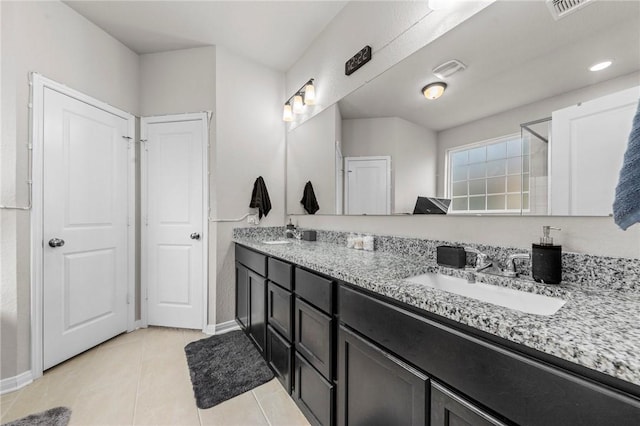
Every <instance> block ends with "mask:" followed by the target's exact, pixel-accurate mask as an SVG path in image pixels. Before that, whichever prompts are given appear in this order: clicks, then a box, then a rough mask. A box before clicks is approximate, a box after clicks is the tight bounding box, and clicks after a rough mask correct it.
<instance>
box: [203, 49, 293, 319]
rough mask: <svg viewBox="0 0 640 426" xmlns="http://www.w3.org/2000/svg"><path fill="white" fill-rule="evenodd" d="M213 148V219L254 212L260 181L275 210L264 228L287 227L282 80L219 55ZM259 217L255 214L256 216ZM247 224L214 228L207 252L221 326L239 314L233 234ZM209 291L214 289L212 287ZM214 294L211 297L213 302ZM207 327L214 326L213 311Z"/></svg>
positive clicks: (266, 70) (252, 65) (223, 52)
mask: <svg viewBox="0 0 640 426" xmlns="http://www.w3.org/2000/svg"><path fill="white" fill-rule="evenodd" d="M216 52H217V54H216V114H215V128H216V137H215V147H212V150H213V154H212V155H213V159H212V163H211V167H212V171H211V172H212V174H213V176H212V181H213V185H212V194H213V196H212V199H211V203H212V204H211V216H212V217H213V218H214V219H216V220H229V219H234V218H238V217H240V216H242V215H243V214H245V213H248V212H249V211H250V209H249V201H250V200H251V191H252V189H253V183H254V181H255V180H256V178H257V177H258V176H262V177H263V178H264V180H265V183H266V185H267V189H268V191H269V196H270V198H271V204H272V206H273V208H272V210H271V212H270V213H269V215H268V216H267V217H264V218H263V219H262V221H261V223H260V226H282V225H283V224H284V198H285V194H284V181H285V167H284V163H285V135H284V130H285V126H284V122H283V121H282V105H283V102H284V98H285V95H284V74H283V73H282V72H279V71H274V70H272V69H270V68H267V67H265V66H263V65H260V64H257V63H255V62H253V61H250V60H247V59H245V58H242V57H240V56H237V55H235V54H233V53H231V52H229V51H228V50H226V49H223V48H221V47H217V49H216ZM256 212H257V211H256ZM238 226H247V221H246V220H244V221H241V222H228V221H225V222H221V221H219V222H214V223H212V224H211V227H210V229H211V234H212V235H214V236H215V241H216V246H215V247H210V248H209V250H210V251H209V253H210V262H209V267H210V270H209V279H210V280H214V281H215V288H216V293H215V298H216V305H215V306H216V312H215V322H216V323H217V324H219V323H222V322H226V321H231V320H233V318H234V312H235V292H234V289H235V268H234V252H233V243H232V242H231V238H232V233H233V228H234V227H238ZM209 288H210V289H212V284H211V282H210V285H209ZM211 296H212V294H210V300H211ZM209 315H210V318H209V322H210V323H213V318H212V316H211V315H212V312H211V309H210V310H209Z"/></svg>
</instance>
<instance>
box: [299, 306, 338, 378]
mask: <svg viewBox="0 0 640 426" xmlns="http://www.w3.org/2000/svg"><path fill="white" fill-rule="evenodd" d="M294 316H295V339H294V341H295V347H296V350H297V351H298V352H300V353H301V354H302V355H303V356H304V357H305V358H306V359H307V360H308V361H309V362H310V363H311V365H313V366H314V367H315V368H316V369H318V371H319V372H320V373H322V375H323V376H324V377H326V378H327V379H331V378H332V376H333V369H332V367H333V362H332V356H333V337H334V336H333V333H332V332H331V329H332V327H333V320H332V319H331V317H330V316H328V315H325V314H324V313H322V312H321V311H320V310H318V309H316V308H315V307H313V306H311V305H309V304H308V303H306V302H304V301H303V300H302V299H299V298H297V297H296V298H295V313H294Z"/></svg>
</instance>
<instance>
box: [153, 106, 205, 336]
mask: <svg viewBox="0 0 640 426" xmlns="http://www.w3.org/2000/svg"><path fill="white" fill-rule="evenodd" d="M206 123H207V121H206V114H204V113H203V114H189V115H179V116H164V117H149V118H143V119H142V139H143V140H146V142H144V152H143V157H142V158H143V165H142V171H143V174H144V177H143V179H144V182H145V184H144V187H143V191H144V192H145V195H144V196H145V199H146V202H145V206H143V210H144V211H143V215H144V216H146V219H145V222H146V232H145V235H144V236H143V239H144V248H143V258H144V260H143V269H144V270H143V274H144V278H143V280H144V281H145V283H146V287H147V291H148V293H147V295H148V296H147V297H148V300H147V309H148V313H147V315H148V323H149V325H161V326H167V327H182V328H199V329H202V328H203V327H204V325H205V324H204V312H205V310H204V306H206V301H205V298H206V292H205V291H204V286H205V283H206V247H207V228H206V226H207V215H206V214H205V213H204V212H205V209H206V208H208V203H206V202H205V200H207V199H208V198H207V194H206V185H205V184H204V182H205V179H204V172H205V171H206V170H207V167H206V164H207V158H206V157H207V149H206V144H207V125H206Z"/></svg>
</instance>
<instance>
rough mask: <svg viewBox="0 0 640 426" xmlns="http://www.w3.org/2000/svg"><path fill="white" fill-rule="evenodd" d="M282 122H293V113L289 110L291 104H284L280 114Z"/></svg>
mask: <svg viewBox="0 0 640 426" xmlns="http://www.w3.org/2000/svg"><path fill="white" fill-rule="evenodd" d="M282 120H283V121H293V111H292V110H291V104H290V103H289V102H287V103H286V104H284V111H283V112H282Z"/></svg>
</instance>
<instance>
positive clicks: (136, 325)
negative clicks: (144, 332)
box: [133, 319, 147, 330]
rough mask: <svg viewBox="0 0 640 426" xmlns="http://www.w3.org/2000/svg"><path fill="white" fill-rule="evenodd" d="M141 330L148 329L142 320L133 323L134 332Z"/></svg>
mask: <svg viewBox="0 0 640 426" xmlns="http://www.w3.org/2000/svg"><path fill="white" fill-rule="evenodd" d="M139 328H147V324H145V323H144V321H142V320H141V319H140V320H137V321H136V322H134V323H133V329H134V330H137V329H139Z"/></svg>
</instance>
